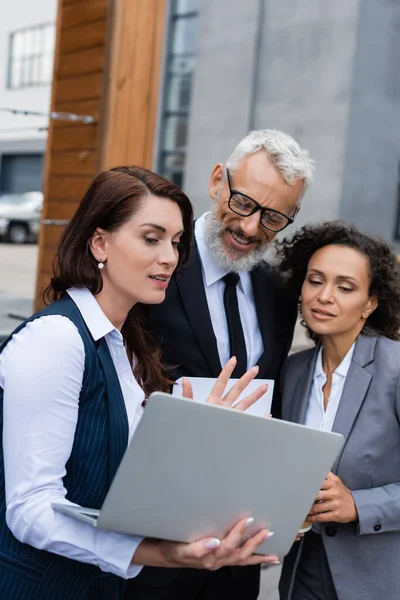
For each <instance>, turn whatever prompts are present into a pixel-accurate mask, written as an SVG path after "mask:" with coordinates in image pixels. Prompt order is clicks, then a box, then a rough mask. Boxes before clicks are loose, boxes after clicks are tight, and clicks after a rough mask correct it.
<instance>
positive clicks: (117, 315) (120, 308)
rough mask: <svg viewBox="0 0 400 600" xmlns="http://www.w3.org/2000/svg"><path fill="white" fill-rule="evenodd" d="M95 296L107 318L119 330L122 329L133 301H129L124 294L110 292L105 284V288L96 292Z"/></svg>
mask: <svg viewBox="0 0 400 600" xmlns="http://www.w3.org/2000/svg"><path fill="white" fill-rule="evenodd" d="M95 298H96V300H97V302H98V303H99V306H100V308H101V310H102V311H103V313H104V314H105V315H106V317H107V319H109V321H111V323H112V324H113V325H114V327H115V328H116V329H118V331H121V329H122V327H123V324H124V323H125V321H126V317H127V316H128V313H129V311H130V310H131V308H132V303H131V302H128V301H127V300H126V298H124V296H123V295H122V294H112V293H110V291H109V290H107V287H106V286H103V289H102V290H101V292H99V293H98V294H96V296H95Z"/></svg>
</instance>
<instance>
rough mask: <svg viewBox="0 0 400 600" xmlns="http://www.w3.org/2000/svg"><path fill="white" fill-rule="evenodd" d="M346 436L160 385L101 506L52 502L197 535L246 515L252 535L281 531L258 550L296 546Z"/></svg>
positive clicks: (185, 536)
mask: <svg viewBox="0 0 400 600" xmlns="http://www.w3.org/2000/svg"><path fill="white" fill-rule="evenodd" d="M342 445H343V436H342V435H340V434H337V433H329V432H324V431H320V430H317V429H311V428H308V427H305V426H303V425H298V424H295V423H290V422H287V421H279V420H275V419H268V418H264V417H260V416H255V415H251V414H246V413H243V412H239V411H235V410H232V409H229V408H224V407H219V406H215V405H210V404H204V403H200V402H194V401H192V400H187V399H183V398H177V397H175V396H171V395H170V394H165V393H160V392H156V393H154V394H152V395H151V396H150V398H149V401H148V402H147V405H146V409H145V411H144V414H143V417H142V419H141V421H140V423H139V425H138V427H137V430H136V432H135V434H134V436H133V438H132V440H131V442H130V445H129V447H128V448H127V450H126V453H125V455H124V457H123V459H122V461H121V464H120V466H119V469H118V471H117V473H116V475H115V478H114V481H113V482H112V485H111V487H110V490H109V492H108V494H107V497H106V499H105V501H104V503H103V506H102V507H101V510H94V509H90V508H83V507H78V506H74V505H70V504H68V503H67V502H65V503H61V502H54V503H53V507H54V508H55V509H56V510H59V511H61V512H63V513H66V514H68V515H70V516H71V517H74V518H76V519H80V520H81V521H84V522H86V523H89V524H91V525H93V526H95V527H100V528H103V529H108V530H111V531H118V532H122V533H127V534H135V535H140V536H144V537H152V538H160V539H167V540H176V541H181V542H192V541H195V540H198V539H200V538H203V537H208V536H211V537H218V538H223V537H224V536H225V535H226V534H227V533H228V531H229V530H230V529H231V527H232V526H233V525H234V524H235V523H236V522H237V521H238V520H239V519H241V518H245V517H250V516H251V517H254V523H253V524H252V525H251V527H250V528H249V530H248V531H247V534H246V536H247V537H249V536H250V535H251V534H253V533H255V532H256V531H258V530H260V529H261V528H264V527H265V528H267V529H269V530H270V531H273V532H274V534H275V535H274V536H273V537H271V538H270V539H268V540H266V541H265V542H264V543H263V544H262V545H260V546H259V548H258V552H259V553H263V554H277V555H278V556H279V557H280V558H283V556H285V554H287V552H288V551H289V549H290V547H291V545H292V543H293V541H294V539H295V537H296V535H297V532H298V530H299V529H300V527H301V525H302V523H303V521H304V520H305V518H306V516H307V513H308V511H309V509H310V507H311V505H312V503H313V502H314V499H315V497H316V495H317V493H318V491H319V489H320V488H321V484H322V482H323V481H324V478H325V477H326V475H327V473H328V472H329V470H330V468H331V466H332V464H333V463H334V461H335V459H336V457H337V455H338V453H339V451H340V449H341V447H342Z"/></svg>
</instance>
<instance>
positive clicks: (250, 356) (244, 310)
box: [195, 213, 264, 369]
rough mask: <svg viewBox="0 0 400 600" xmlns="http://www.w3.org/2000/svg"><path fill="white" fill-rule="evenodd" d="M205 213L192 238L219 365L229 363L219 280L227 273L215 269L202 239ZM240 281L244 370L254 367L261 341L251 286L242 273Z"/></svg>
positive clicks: (221, 287)
mask: <svg viewBox="0 0 400 600" xmlns="http://www.w3.org/2000/svg"><path fill="white" fill-rule="evenodd" d="M208 214H209V213H205V214H204V215H202V216H201V217H200V218H199V219H197V221H196V223H195V237H196V242H197V248H198V250H199V254H200V259H201V264H202V270H203V282H204V289H205V292H206V298H207V304H208V309H209V312H210V316H211V323H212V327H213V330H214V334H215V337H216V340H217V347H218V354H219V359H220V361H221V365H222V366H224V365H225V363H226V362H227V361H228V360H229V359H230V349H229V333H228V324H227V321H226V315H225V308H224V290H225V282H224V281H222V278H223V277H224V276H225V275H226V274H227V273H229V270H228V269H223V268H222V267H220V266H218V265H217V264H216V263H215V261H214V259H213V258H212V256H211V254H210V251H209V250H208V248H207V243H206V238H205V220H206V219H207V215H208ZM239 276H240V281H239V282H238V284H237V287H236V290H237V299H238V305H239V313H240V319H241V321H242V328H243V333H244V340H245V344H246V352H247V368H248V369H249V368H250V367H253V366H254V365H255V364H256V363H257V361H258V359H259V358H260V356H261V354H262V353H263V351H264V346H263V341H262V337H261V333H260V327H259V325H258V319H257V313H256V307H255V304H254V294H253V286H252V283H251V277H250V273H247V272H244V271H242V272H241V273H239Z"/></svg>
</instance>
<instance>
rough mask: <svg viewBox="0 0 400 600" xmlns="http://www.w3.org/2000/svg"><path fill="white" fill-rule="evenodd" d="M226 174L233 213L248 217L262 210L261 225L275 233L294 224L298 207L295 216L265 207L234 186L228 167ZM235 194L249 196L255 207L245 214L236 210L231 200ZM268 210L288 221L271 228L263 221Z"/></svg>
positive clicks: (230, 208)
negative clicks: (277, 227)
mask: <svg viewBox="0 0 400 600" xmlns="http://www.w3.org/2000/svg"><path fill="white" fill-rule="evenodd" d="M226 175H227V179H228V186H229V200H228V207H229V210H231V211H232V212H233V213H235V215H239V217H244V218H246V217H251V216H252V215H255V214H256V212H258V211H260V212H261V215H260V225H262V226H263V227H265V229H268V231H272V232H273V233H279V232H280V231H283V230H284V229H286V227H288V226H289V225H292V223H294V219H295V216H296V215H297V213H298V212H299V209H298V208H296V211H295V213H294V215H293V217H289V216H288V215H285V213H282V212H280V211H279V210H275V209H274V208H265V207H264V206H261V204H259V203H258V202H257V201H256V200H254V198H252V197H251V196H248V195H247V194H244V193H243V192H240V191H239V190H237V189H236V188H233V187H232V180H231V175H230V173H229V169H226ZM235 194H238V195H239V196H244V197H245V198H247V199H248V200H250V201H251V202H254V204H255V208H254V209H253V210H252V211H251V212H250V213H249V214H248V215H243V214H241V213H238V212H237V211H236V210H234V209H233V208H232V207H231V200H232V197H233V196H234V195H235ZM268 211H269V212H273V213H277V214H278V215H281V217H285V219H287V221H288V222H287V223H286V225H284V226H283V227H282V228H281V229H271V228H270V227H268V226H267V225H264V223H263V222H262V218H263V215H264V214H265V213H266V212H268Z"/></svg>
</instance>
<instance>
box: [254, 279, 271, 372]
mask: <svg viewBox="0 0 400 600" xmlns="http://www.w3.org/2000/svg"><path fill="white" fill-rule="evenodd" d="M263 275H264V274H263V273H262V272H261V270H260V268H255V269H254V270H253V271H252V272H251V283H252V287H253V294H254V305H255V308H256V314H257V321H258V325H259V327H260V333H261V337H262V341H263V347H264V351H263V353H262V354H261V356H260V358H259V359H258V361H257V365H258V366H259V367H260V373H265V372H266V371H267V366H268V363H269V362H270V360H271V358H272V353H273V350H274V348H275V329H274V323H273V319H272V315H274V314H275V307H274V298H273V294H272V290H271V287H269V286H268V285H267V282H266V278H265V276H263Z"/></svg>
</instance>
